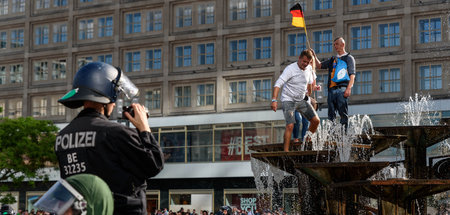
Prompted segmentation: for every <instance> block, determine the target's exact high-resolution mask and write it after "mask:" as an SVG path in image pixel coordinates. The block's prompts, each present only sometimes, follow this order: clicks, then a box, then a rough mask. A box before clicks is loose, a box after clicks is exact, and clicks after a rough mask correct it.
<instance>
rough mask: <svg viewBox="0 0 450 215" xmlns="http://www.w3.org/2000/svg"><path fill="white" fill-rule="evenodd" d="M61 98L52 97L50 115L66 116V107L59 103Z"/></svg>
mask: <svg viewBox="0 0 450 215" xmlns="http://www.w3.org/2000/svg"><path fill="white" fill-rule="evenodd" d="M60 98H61V96H51V97H50V101H51V103H50V115H52V116H64V115H65V114H66V108H65V107H64V105H62V104H61V103H59V102H58V100H59V99H60Z"/></svg>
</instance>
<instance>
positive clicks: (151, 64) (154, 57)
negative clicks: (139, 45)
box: [145, 49, 162, 70]
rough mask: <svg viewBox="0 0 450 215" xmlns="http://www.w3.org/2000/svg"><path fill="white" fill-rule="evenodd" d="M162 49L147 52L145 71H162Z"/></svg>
mask: <svg viewBox="0 0 450 215" xmlns="http://www.w3.org/2000/svg"><path fill="white" fill-rule="evenodd" d="M161 68H162V67H161V49H151V50H146V51H145V70H160V69H161Z"/></svg>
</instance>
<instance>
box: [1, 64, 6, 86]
mask: <svg viewBox="0 0 450 215" xmlns="http://www.w3.org/2000/svg"><path fill="white" fill-rule="evenodd" d="M2 84H6V66H0V85H2Z"/></svg>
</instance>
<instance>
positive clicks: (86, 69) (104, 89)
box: [58, 62, 139, 109]
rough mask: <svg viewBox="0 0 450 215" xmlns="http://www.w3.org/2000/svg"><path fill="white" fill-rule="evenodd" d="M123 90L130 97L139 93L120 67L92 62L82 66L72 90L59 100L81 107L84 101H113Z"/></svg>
mask: <svg viewBox="0 0 450 215" xmlns="http://www.w3.org/2000/svg"><path fill="white" fill-rule="evenodd" d="M121 92H123V93H124V94H125V96H127V97H128V98H130V99H131V98H133V97H135V96H137V95H138V94H139V90H138V89H137V87H136V86H135V85H134V84H133V82H131V80H130V79H129V78H128V77H127V76H126V75H125V74H124V73H123V72H122V70H121V69H120V68H118V67H113V66H111V65H109V64H106V63H102V62H92V63H88V64H86V65H85V66H83V67H81V68H80V69H79V70H78V72H77V73H76V74H75V77H74V79H73V85H72V90H71V91H69V92H68V93H66V95H64V96H63V97H62V98H61V99H59V100H58V102H60V103H61V104H63V105H64V106H66V107H68V108H72V109H74V108H79V107H81V106H83V102H84V101H93V102H98V103H102V104H108V103H113V102H115V101H116V99H117V97H118V96H119V94H120V93H121Z"/></svg>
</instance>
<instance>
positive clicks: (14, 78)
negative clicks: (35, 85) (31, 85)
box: [0, 64, 23, 85]
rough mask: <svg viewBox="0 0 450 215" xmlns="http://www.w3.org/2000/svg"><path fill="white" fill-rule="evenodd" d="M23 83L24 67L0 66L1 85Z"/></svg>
mask: <svg viewBox="0 0 450 215" xmlns="http://www.w3.org/2000/svg"><path fill="white" fill-rule="evenodd" d="M22 82H23V65H22V64H11V65H2V66H0V85H4V84H8V83H10V84H16V83H22Z"/></svg>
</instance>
